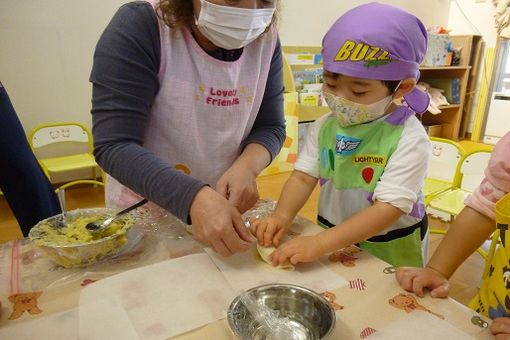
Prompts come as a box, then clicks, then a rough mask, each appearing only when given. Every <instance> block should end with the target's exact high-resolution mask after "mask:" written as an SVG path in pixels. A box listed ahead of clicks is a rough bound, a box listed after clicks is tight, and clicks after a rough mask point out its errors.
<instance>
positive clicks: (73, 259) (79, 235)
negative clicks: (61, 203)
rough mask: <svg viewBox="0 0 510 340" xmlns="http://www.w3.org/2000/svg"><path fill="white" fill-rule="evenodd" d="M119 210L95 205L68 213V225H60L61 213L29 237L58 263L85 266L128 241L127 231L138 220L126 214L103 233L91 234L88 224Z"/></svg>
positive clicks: (111, 253)
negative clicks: (92, 207) (87, 227)
mask: <svg viewBox="0 0 510 340" xmlns="http://www.w3.org/2000/svg"><path fill="white" fill-rule="evenodd" d="M116 212H117V211H116V210H114V209H105V208H94V209H77V210H73V211H69V212H67V213H66V221H65V222H66V226H65V227H63V228H59V227H58V223H56V221H57V220H58V219H59V218H60V215H57V216H53V217H50V218H48V219H45V220H43V221H41V222H39V223H38V224H36V225H35V226H34V227H33V228H32V230H30V233H29V238H30V240H32V241H33V242H34V243H35V244H36V245H37V246H39V247H40V248H41V249H43V250H44V251H45V252H46V253H47V254H48V255H49V256H50V257H51V258H52V259H53V260H54V261H55V262H56V263H58V264H60V265H62V266H64V267H66V268H69V267H84V266H88V265H92V264H95V263H97V262H99V261H101V260H104V259H106V258H108V257H111V256H113V255H115V254H118V253H119V252H120V251H121V250H122V248H123V246H124V245H125V244H126V242H127V231H128V230H129V228H130V227H131V226H132V224H133V223H134V221H135V219H134V218H133V217H132V216H131V215H129V214H128V215H125V216H122V217H120V218H118V219H117V220H115V221H114V222H113V223H112V224H111V225H110V227H109V228H107V229H105V230H104V231H103V232H102V233H100V234H92V233H90V232H89V231H88V230H87V229H86V228H85V226H86V225H87V223H89V222H96V221H98V220H102V219H104V218H107V217H109V216H112V215H113V214H115V213H116Z"/></svg>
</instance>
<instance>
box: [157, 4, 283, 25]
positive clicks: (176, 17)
mask: <svg viewBox="0 0 510 340" xmlns="http://www.w3.org/2000/svg"><path fill="white" fill-rule="evenodd" d="M227 2H228V1H227ZM275 3H276V11H275V15H274V16H273V20H272V21H271V24H270V25H269V26H272V25H275V24H276V23H277V22H278V17H279V12H280V0H275ZM156 13H157V15H158V17H159V18H160V19H161V20H163V22H164V23H165V24H166V25H167V26H168V27H170V28H176V29H178V28H181V27H184V26H190V25H191V23H192V22H193V20H194V13H193V1H192V0H159V1H158V3H157V5H156Z"/></svg>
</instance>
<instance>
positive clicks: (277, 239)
mask: <svg viewBox="0 0 510 340" xmlns="http://www.w3.org/2000/svg"><path fill="white" fill-rule="evenodd" d="M284 235H285V229H284V228H281V229H280V230H278V232H277V233H276V235H275V236H274V237H273V244H274V245H275V246H277V247H278V245H280V242H281V240H282V238H283V236H284Z"/></svg>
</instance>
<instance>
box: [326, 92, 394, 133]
mask: <svg viewBox="0 0 510 340" xmlns="http://www.w3.org/2000/svg"><path fill="white" fill-rule="evenodd" d="M322 95H323V96H324V99H325V100H326V103H327V104H328V106H329V108H330V109H331V112H333V113H334V114H335V116H336V118H337V120H338V123H339V124H340V125H341V126H343V127H346V126H351V125H357V124H362V123H367V122H371V121H373V120H376V119H377V118H380V117H382V116H384V115H385V114H386V110H387V109H388V107H389V106H390V105H391V102H392V101H393V94H391V95H389V96H387V97H384V98H383V99H381V100H379V101H377V102H375V103H372V104H359V103H355V102H352V101H350V100H347V99H345V98H342V97H339V96H336V95H334V94H332V93H328V92H322Z"/></svg>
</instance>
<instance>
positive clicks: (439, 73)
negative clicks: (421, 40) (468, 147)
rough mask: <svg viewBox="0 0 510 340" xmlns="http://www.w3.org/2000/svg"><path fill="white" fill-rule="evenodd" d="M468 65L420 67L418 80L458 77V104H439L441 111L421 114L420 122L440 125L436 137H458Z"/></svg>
mask: <svg viewBox="0 0 510 340" xmlns="http://www.w3.org/2000/svg"><path fill="white" fill-rule="evenodd" d="M469 70H470V67H469V66H444V67H422V68H420V72H421V77H420V81H424V82H427V79H442V78H450V79H454V78H456V79H459V86H460V90H459V92H460V93H459V94H460V95H459V99H460V102H459V104H451V105H447V106H440V107H439V109H440V110H441V113H439V114H432V113H430V112H428V111H427V112H425V113H424V114H423V116H422V123H423V125H425V126H440V127H441V129H440V130H441V131H440V133H437V134H436V136H437V137H443V138H448V139H454V140H457V139H459V133H460V129H461V124H462V118H463V114H464V109H463V108H464V104H465V98H466V89H467V83H468V79H469Z"/></svg>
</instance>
